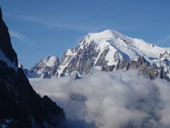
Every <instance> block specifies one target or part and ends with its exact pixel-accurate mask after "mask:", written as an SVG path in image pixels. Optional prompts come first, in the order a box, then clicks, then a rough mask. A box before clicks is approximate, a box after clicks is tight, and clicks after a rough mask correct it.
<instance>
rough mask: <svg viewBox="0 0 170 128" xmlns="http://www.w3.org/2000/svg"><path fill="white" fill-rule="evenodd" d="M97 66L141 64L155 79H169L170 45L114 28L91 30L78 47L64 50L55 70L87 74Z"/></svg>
mask: <svg viewBox="0 0 170 128" xmlns="http://www.w3.org/2000/svg"><path fill="white" fill-rule="evenodd" d="M44 65H46V64H45V63H44ZM36 68H37V67H36V66H35V67H33V69H36ZM94 68H95V69H98V70H102V71H117V70H118V69H123V70H129V69H134V68H139V69H140V70H141V71H143V73H144V74H147V75H148V76H149V77H150V78H152V79H154V78H157V77H160V78H163V79H167V80H169V78H170V48H161V47H158V46H156V45H154V44H148V43H146V42H144V41H143V40H141V39H133V38H130V37H127V36H125V35H123V34H121V33H118V32H116V31H111V30H106V31H103V32H100V33H89V34H88V35H87V36H85V37H84V38H83V39H82V41H80V44H79V45H78V46H77V47H75V48H71V49H68V50H67V51H66V52H65V53H64V55H63V57H62V59H61V62H60V65H57V68H56V69H55V68H54V69H53V70H52V72H53V76H57V77H62V76H65V75H70V74H71V73H72V72H73V71H78V72H79V73H80V74H81V75H86V74H89V73H90V72H91V70H92V69H94ZM49 71H50V70H49ZM47 72H48V71H47ZM43 74H44V73H43Z"/></svg>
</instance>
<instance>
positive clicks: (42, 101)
mask: <svg viewBox="0 0 170 128" xmlns="http://www.w3.org/2000/svg"><path fill="white" fill-rule="evenodd" d="M0 50H1V51H2V54H3V55H4V56H3V58H0V127H8V128H49V127H50V128H59V125H60V123H61V122H62V121H64V120H65V114H64V112H63V109H61V108H60V107H58V106H57V105H56V104H55V103H54V102H53V101H52V100H51V99H50V98H48V97H47V96H44V97H43V98H41V97H40V96H39V95H38V94H37V93H36V92H35V91H34V90H33V88H32V87H31V85H30V83H29V81H28V79H27V78H26V76H25V74H24V72H23V70H22V69H21V68H18V61H17V55H16V53H15V51H14V50H13V48H12V45H11V41H10V37H9V33H8V29H7V27H6V25H5V23H4V22H3V20H2V12H1V10H0ZM1 57H2V56H1ZM5 60H9V61H10V62H11V63H12V64H13V67H10V66H9V64H8V63H7V61H5Z"/></svg>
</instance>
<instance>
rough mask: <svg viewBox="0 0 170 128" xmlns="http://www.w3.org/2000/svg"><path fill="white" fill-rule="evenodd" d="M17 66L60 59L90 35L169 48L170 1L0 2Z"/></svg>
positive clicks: (10, 0)
mask: <svg viewBox="0 0 170 128" xmlns="http://www.w3.org/2000/svg"><path fill="white" fill-rule="evenodd" d="M0 6H1V8H2V11H3V17H4V20H5V22H6V24H7V26H8V28H9V30H10V34H11V38H12V44H13V47H14V49H15V50H16V52H17V54H18V58H19V63H21V64H23V65H24V67H26V68H30V67H32V66H33V65H34V64H35V63H36V62H38V61H39V60H40V59H42V58H44V57H47V56H49V55H55V56H56V55H57V56H59V58H61V57H62V54H63V53H64V51H65V50H66V49H68V48H71V47H75V46H76V45H77V44H78V42H79V41H80V40H81V39H82V38H83V37H84V36H85V35H86V34H87V33H89V32H100V31H103V30H105V29H112V30H116V31H119V32H121V33H123V34H125V35H127V36H130V37H136V38H141V39H143V40H145V41H147V42H149V43H154V44H157V45H158V46H162V47H170V0H0Z"/></svg>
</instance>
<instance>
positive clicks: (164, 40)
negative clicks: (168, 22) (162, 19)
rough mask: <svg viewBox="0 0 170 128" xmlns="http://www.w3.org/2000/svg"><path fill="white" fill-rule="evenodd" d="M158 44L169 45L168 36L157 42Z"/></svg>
mask: <svg viewBox="0 0 170 128" xmlns="http://www.w3.org/2000/svg"><path fill="white" fill-rule="evenodd" d="M158 43H170V35H168V36H166V37H165V38H163V39H161V40H160V41H158Z"/></svg>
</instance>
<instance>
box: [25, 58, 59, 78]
mask: <svg viewBox="0 0 170 128" xmlns="http://www.w3.org/2000/svg"><path fill="white" fill-rule="evenodd" d="M59 65H60V60H59V59H58V57H57V56H48V57H47V58H45V59H42V60H41V61H40V62H39V63H37V64H35V66H34V67H33V68H31V72H29V71H28V72H27V74H28V75H30V77H38V76H39V77H44V78H50V77H52V76H53V75H54V74H55V72H56V71H57V69H58V66H59ZM25 71H26V70H25ZM31 74H32V75H31Z"/></svg>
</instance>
